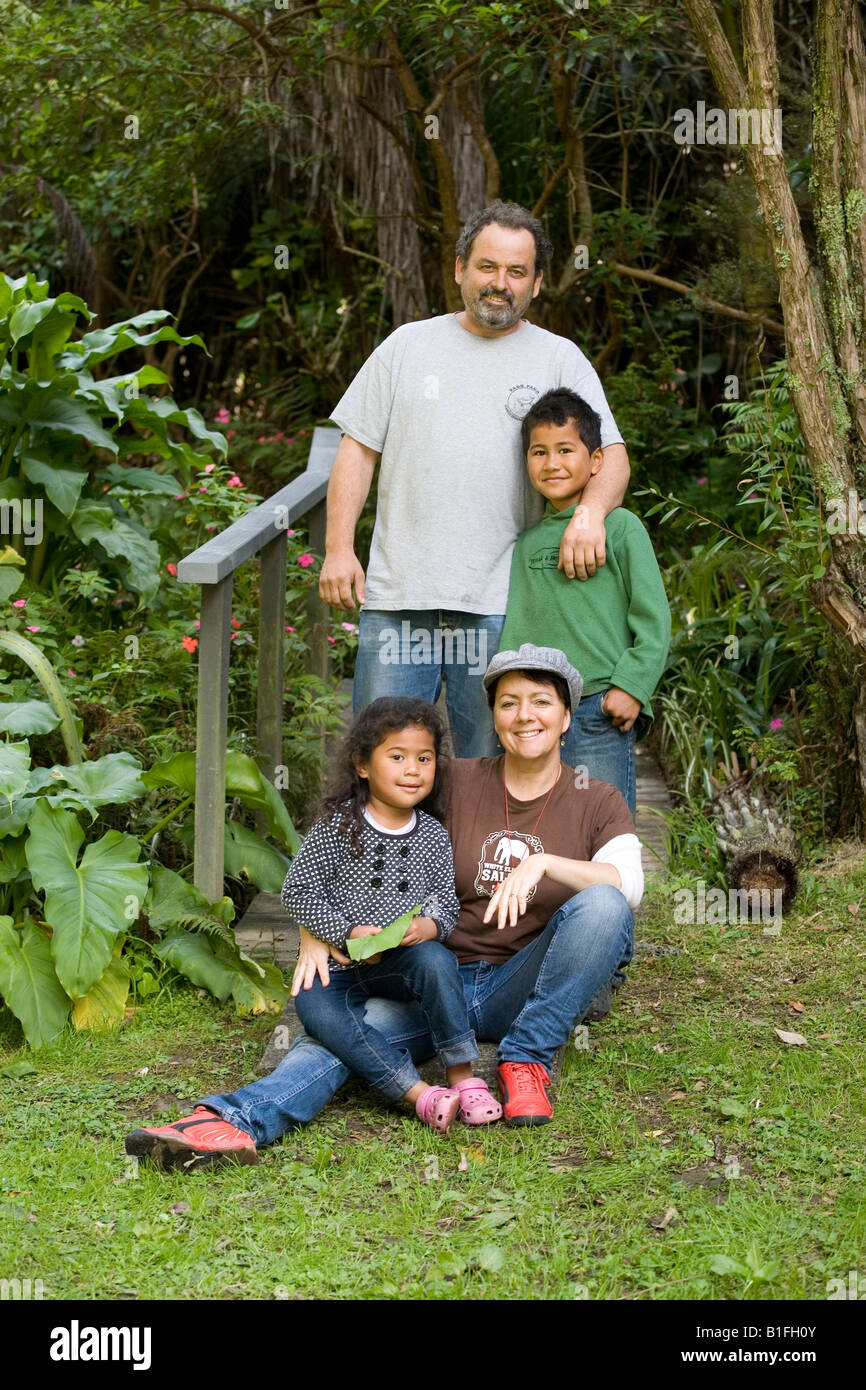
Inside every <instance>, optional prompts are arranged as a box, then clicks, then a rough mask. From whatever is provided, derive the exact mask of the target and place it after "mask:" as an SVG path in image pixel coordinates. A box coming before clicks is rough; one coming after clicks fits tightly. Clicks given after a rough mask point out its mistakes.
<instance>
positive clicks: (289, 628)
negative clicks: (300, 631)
mask: <svg viewBox="0 0 866 1390" xmlns="http://www.w3.org/2000/svg"><path fill="white" fill-rule="evenodd" d="M294 630H295V629H294V628H293V627H287V628H286V632H294ZM288 688H289V687H288V686H286V689H287V690H288Z"/></svg>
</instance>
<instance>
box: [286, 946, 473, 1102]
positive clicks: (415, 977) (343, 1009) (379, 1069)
mask: <svg viewBox="0 0 866 1390" xmlns="http://www.w3.org/2000/svg"><path fill="white" fill-rule="evenodd" d="M371 998H379V999H393V1000H396V1001H398V1002H403V1003H416V1004H418V1005H419V1006H420V1008H421V1010H422V1012H423V1015H424V1018H425V1020H426V1023H427V1028H428V1031H429V1033H430V1038H431V1040H432V1043H433V1049H434V1051H435V1053H436V1055H437V1057H438V1058H439V1061H440V1062H441V1063H442V1066H443V1067H456V1066H459V1064H460V1063H461V1062H474V1061H476V1060H477V1058H478V1048H477V1046H476V1043H475V1035H474V1034H473V1032H472V1030H471V1028H470V1027H469V1022H468V1019H467V1017H466V1003H465V1001H464V998H463V987H462V985H461V983H460V976H459V974H458V973H457V958H456V956H455V955H454V952H453V951H449V950H448V948H447V946H443V945H442V944H441V942H439V941H421V942H419V943H418V945H417V946H404V947H400V948H399V949H397V950H393V951H385V952H384V953H383V955H382V959H381V960H380V961H377V962H376V963H375V964H371V963H369V962H368V963H367V964H365V965H363V966H359V965H353V966H352V967H351V968H350V969H347V970H335V971H332V972H331V983H330V984H329V985H328V986H327V988H326V987H325V986H324V985H323V984H322V982H321V980H320V979H319V978H318V976H317V977H316V979H315V980H314V981H313V985H312V987H311V988H310V989H308V990H301V993H300V994H299V995H298V998H297V1000H296V1001H295V1002H296V1006H297V1010H298V1017H299V1018H300V1020H301V1022H302V1023H303V1025H304V1027H305V1028H306V1029H307V1030H308V1031H309V1032H310V1033H311V1034H312V1035H313V1037H314V1038H316V1039H317V1040H318V1041H319V1042H320V1043H322V1044H323V1046H325V1047H327V1049H328V1051H329V1052H333V1054H334V1056H335V1057H339V1059H340V1061H341V1062H344V1063H345V1064H346V1066H347V1067H350V1068H351V1070H352V1071H353V1072H355V1073H356V1074H357V1075H358V1076H361V1077H363V1078H364V1080H365V1081H369V1083H370V1085H371V1086H375V1087H376V1090H377V1091H381V1092H382V1094H383V1095H384V1096H386V1097H387V1098H388V1100H400V1098H401V1096H405V1094H406V1092H407V1091H408V1090H410V1089H411V1087H412V1086H414V1085H415V1084H416V1082H418V1081H420V1079H421V1078H420V1077H419V1075H418V1073H417V1071H416V1070H415V1064H414V1063H413V1062H412V1059H411V1057H407V1055H406V1052H405V1051H404V1050H400V1049H398V1048H396V1047H394V1046H393V1045H392V1044H391V1043H390V1042H389V1041H388V1039H387V1038H386V1037H383V1035H382V1034H381V1033H380V1032H378V1031H377V1030H376V1029H375V1028H374V1027H372V1025H371V1024H370V1023H367V1022H365V1019H364V1007H365V1005H366V1003H367V1000H368V999H371Z"/></svg>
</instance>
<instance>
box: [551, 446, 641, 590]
mask: <svg viewBox="0 0 866 1390" xmlns="http://www.w3.org/2000/svg"><path fill="white" fill-rule="evenodd" d="M630 477H631V466H630V464H629V461H628V450H627V449H626V447H625V445H624V444H608V445H607V447H606V448H605V449H604V463H603V465H602V467H601V468H600V469H599V471H598V473H596V474H595V476H594V477H592V478H590V480H589V482H588V483H587V485H586V487H585V488H584V489H583V493H582V495H581V499H580V506H579V507H577V508H576V509H575V513H574V516H573V517H572V519H571V521H570V522H569V523H568V525H567V526H566V528H565V531H564V532H563V536H562V540H561V541H560V544H559V568H560V569H561V570H564V571H565V574H566V575H567V576H568V578H569V579H575V578H577V579H590V578H591V577H592V575H594V574H595V572H596V570H598V569H600V568H601V566H602V565H604V564H606V563H607V536H606V532H605V519H606V518H607V517H608V516H609V515H610V513H611V512H612V511H613V510H614V509H615V508H616V507H621V506H622V502H623V498H624V497H625V494H626V489H627V487H628V484H629V478H630Z"/></svg>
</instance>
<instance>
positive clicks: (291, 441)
mask: <svg viewBox="0 0 866 1390" xmlns="http://www.w3.org/2000/svg"><path fill="white" fill-rule="evenodd" d="M294 442H295V441H294V439H287V440H286V443H287V444H294Z"/></svg>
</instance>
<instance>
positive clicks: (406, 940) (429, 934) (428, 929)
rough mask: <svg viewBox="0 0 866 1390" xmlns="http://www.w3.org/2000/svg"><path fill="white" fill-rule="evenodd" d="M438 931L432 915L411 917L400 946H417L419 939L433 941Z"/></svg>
mask: <svg viewBox="0 0 866 1390" xmlns="http://www.w3.org/2000/svg"><path fill="white" fill-rule="evenodd" d="M438 935H439V932H438V930H437V928H436V923H435V922H434V921H433V918H432V917H413V918H412V921H411V922H410V923H409V930H408V931H407V933H406V935H405V936H404V937H403V940H402V941H401V942H400V945H401V946H417V945H418V943H419V942H420V941H435V940H436V938H437V936H438Z"/></svg>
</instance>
